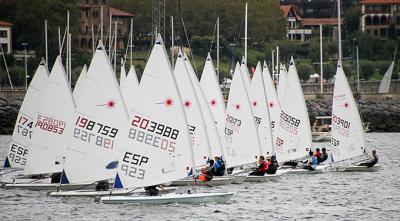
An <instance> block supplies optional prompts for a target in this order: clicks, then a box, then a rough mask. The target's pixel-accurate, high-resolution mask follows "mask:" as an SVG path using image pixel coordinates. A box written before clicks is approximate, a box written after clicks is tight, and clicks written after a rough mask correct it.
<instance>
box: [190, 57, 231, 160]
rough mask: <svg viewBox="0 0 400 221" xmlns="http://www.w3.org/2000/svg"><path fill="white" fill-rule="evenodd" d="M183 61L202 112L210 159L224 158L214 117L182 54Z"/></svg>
mask: <svg viewBox="0 0 400 221" xmlns="http://www.w3.org/2000/svg"><path fill="white" fill-rule="evenodd" d="M184 60H185V64H186V68H187V70H188V71H189V76H190V79H191V80H192V84H193V87H194V90H195V91H196V94H197V97H198V98H199V102H200V107H201V111H202V112H203V117H204V121H205V123H206V126H207V134H208V139H209V142H210V148H211V156H212V157H215V156H224V155H225V150H224V148H223V146H222V144H221V139H220V135H219V133H218V129H217V126H216V124H215V120H214V117H213V116H212V113H211V110H210V107H209V105H208V103H207V100H206V97H205V95H204V93H203V90H202V89H201V86H200V82H199V79H197V76H196V73H195V72H194V70H193V67H192V65H191V64H190V61H189V58H188V57H187V55H186V54H185V53H184Z"/></svg>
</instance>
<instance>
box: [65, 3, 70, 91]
mask: <svg viewBox="0 0 400 221" xmlns="http://www.w3.org/2000/svg"><path fill="white" fill-rule="evenodd" d="M66 35H67V50H66V51H67V58H66V60H67V61H66V65H65V66H66V69H67V79H68V81H69V84H70V86H71V80H70V70H69V67H70V66H69V63H70V62H71V61H70V60H69V59H70V57H69V44H70V42H69V11H67V31H66Z"/></svg>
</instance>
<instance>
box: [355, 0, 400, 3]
mask: <svg viewBox="0 0 400 221" xmlns="http://www.w3.org/2000/svg"><path fill="white" fill-rule="evenodd" d="M360 3H361V4H400V0H361V1H360Z"/></svg>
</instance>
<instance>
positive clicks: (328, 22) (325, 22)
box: [300, 18, 337, 25]
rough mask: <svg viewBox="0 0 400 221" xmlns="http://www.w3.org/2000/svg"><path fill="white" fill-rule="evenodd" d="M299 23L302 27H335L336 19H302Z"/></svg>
mask: <svg viewBox="0 0 400 221" xmlns="http://www.w3.org/2000/svg"><path fill="white" fill-rule="evenodd" d="M300 22H301V24H302V25H319V24H322V25H336V24H337V18H303V19H301V20H300Z"/></svg>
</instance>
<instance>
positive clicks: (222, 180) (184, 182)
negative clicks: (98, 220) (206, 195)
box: [170, 177, 232, 186]
mask: <svg viewBox="0 0 400 221" xmlns="http://www.w3.org/2000/svg"><path fill="white" fill-rule="evenodd" d="M231 183H232V178H231V177H214V178H213V179H212V180H211V181H201V180H194V179H193V178H184V179H181V180H176V181H172V182H171V184H170V186H221V185H228V184H231Z"/></svg>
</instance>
